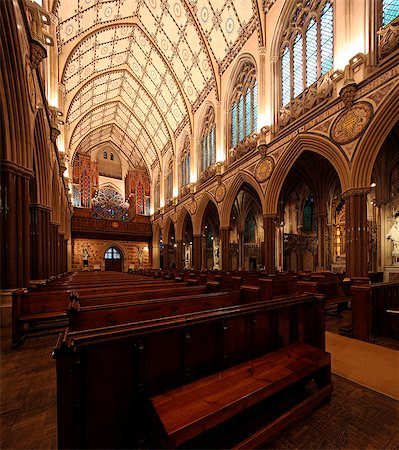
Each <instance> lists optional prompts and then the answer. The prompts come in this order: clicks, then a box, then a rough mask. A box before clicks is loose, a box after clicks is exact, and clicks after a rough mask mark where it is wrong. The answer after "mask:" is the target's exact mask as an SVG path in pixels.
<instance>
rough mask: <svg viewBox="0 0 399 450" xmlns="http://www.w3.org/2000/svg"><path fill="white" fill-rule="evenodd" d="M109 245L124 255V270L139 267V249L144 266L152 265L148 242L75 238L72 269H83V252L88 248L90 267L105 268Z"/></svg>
mask: <svg viewBox="0 0 399 450" xmlns="http://www.w3.org/2000/svg"><path fill="white" fill-rule="evenodd" d="M109 247H115V248H117V249H118V250H119V251H121V253H122V255H123V271H124V272H127V271H128V270H129V268H136V269H137V268H138V267H139V265H140V264H139V250H140V251H141V252H142V266H143V268H150V267H151V266H152V264H151V261H150V257H149V250H148V243H147V242H133V241H113V240H103V239H73V242H72V270H73V271H75V270H81V269H82V267H83V253H84V249H85V248H86V249H87V252H88V255H89V259H88V260H89V269H91V270H93V269H94V268H98V267H99V268H101V270H105V261H104V253H105V252H106V251H107V250H108V249H109Z"/></svg>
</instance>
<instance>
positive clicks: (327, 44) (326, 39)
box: [320, 2, 334, 75]
mask: <svg viewBox="0 0 399 450" xmlns="http://www.w3.org/2000/svg"><path fill="white" fill-rule="evenodd" d="M320 35H321V37H320V41H321V42H320V48H321V75H324V74H325V73H327V72H328V71H329V70H331V69H332V67H333V43H334V33H333V9H332V4H331V3H330V2H326V4H325V6H324V8H323V12H322V14H321V23H320Z"/></svg>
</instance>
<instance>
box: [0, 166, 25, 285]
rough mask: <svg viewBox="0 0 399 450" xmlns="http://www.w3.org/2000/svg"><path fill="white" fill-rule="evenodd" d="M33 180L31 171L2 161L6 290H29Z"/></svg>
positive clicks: (1, 229) (1, 225) (0, 229)
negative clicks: (30, 208) (30, 198)
mask: <svg viewBox="0 0 399 450" xmlns="http://www.w3.org/2000/svg"><path fill="white" fill-rule="evenodd" d="M31 178H32V172H31V171H29V170H27V169H25V168H23V167H20V166H18V165H16V164H14V163H11V162H8V161H1V186H2V189H1V205H0V206H1V220H0V235H1V237H2V245H1V266H2V267H3V273H2V277H1V288H2V289H14V288H19V287H26V286H28V284H29V279H30V236H29V234H30V230H29V228H30V227H29V201H30V200H29V180H30V179H31Z"/></svg>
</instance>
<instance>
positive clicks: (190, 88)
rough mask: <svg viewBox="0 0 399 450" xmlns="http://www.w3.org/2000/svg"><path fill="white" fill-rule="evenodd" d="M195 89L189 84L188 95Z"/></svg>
mask: <svg viewBox="0 0 399 450" xmlns="http://www.w3.org/2000/svg"><path fill="white" fill-rule="evenodd" d="M193 93H194V91H193V87H192V86H187V94H188V95H190V96H191V95H193Z"/></svg>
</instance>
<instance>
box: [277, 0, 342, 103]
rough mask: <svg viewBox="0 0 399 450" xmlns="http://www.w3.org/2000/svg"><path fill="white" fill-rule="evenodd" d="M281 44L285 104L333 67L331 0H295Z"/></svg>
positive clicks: (332, 15)
mask: <svg viewBox="0 0 399 450" xmlns="http://www.w3.org/2000/svg"><path fill="white" fill-rule="evenodd" d="M281 48H282V51H281V104H282V106H285V105H287V104H288V103H289V102H290V101H292V100H293V99H294V98H296V97H297V96H298V95H300V94H301V93H302V92H303V90H304V89H306V88H307V87H309V86H311V85H312V84H314V83H315V82H316V81H317V80H318V79H319V78H320V77H322V76H323V75H324V74H326V73H327V72H329V71H330V70H331V69H332V68H333V57H334V11H333V5H332V2H331V1H330V0H319V1H308V2H306V3H303V5H299V6H298V4H295V8H294V9H293V13H292V15H291V17H290V21H289V24H288V26H287V28H286V30H285V32H284V34H283V36H282V47H281ZM291 55H292V61H291ZM304 57H305V60H304Z"/></svg>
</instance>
